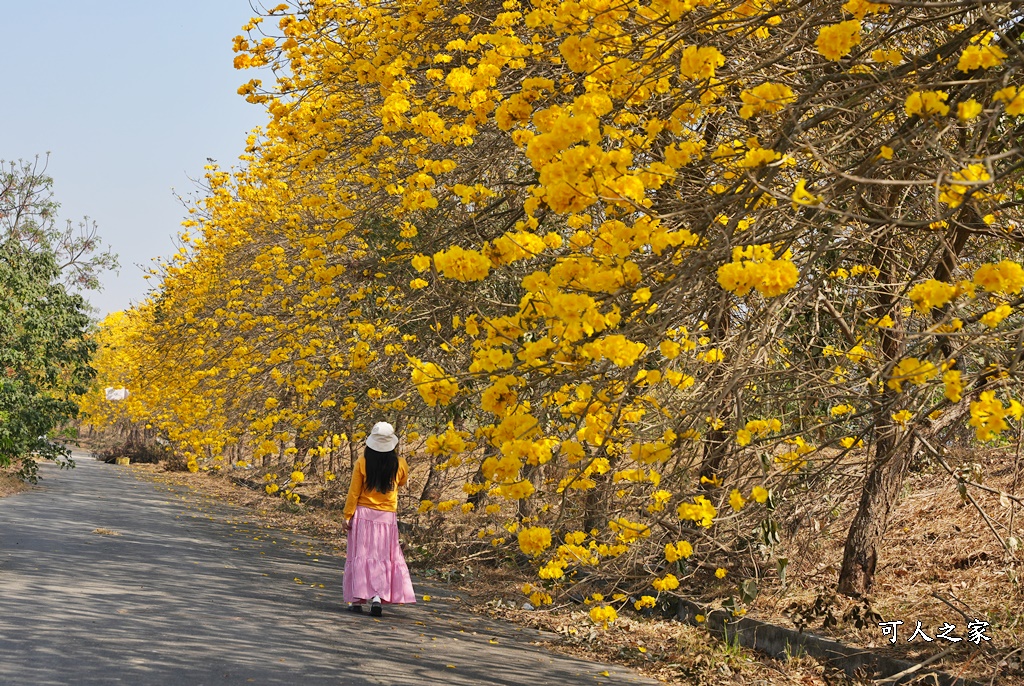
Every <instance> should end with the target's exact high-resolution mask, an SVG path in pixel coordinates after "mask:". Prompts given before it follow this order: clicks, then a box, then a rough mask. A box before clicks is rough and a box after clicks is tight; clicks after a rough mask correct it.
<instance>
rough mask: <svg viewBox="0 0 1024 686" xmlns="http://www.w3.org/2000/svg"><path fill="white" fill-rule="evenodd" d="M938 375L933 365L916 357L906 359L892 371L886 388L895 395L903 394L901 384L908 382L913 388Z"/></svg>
mask: <svg viewBox="0 0 1024 686" xmlns="http://www.w3.org/2000/svg"><path fill="white" fill-rule="evenodd" d="M938 373H939V370H938V369H936V368H935V365H934V364H932V363H931V362H928V361H927V360H925V361H921V360H919V359H917V358H916V357H906V358H904V359H902V360H900V361H899V364H897V365H896V367H895V368H894V369H893V370H892V376H891V377H890V378H889V380H888V381H887V382H886V386H888V387H889V388H891V389H893V390H894V391H896V392H897V393H902V392H903V383H904V382H909V383H912V384H914V385H915V386H920V385H921V384H924V383H927V382H928V380H929V379H931V378H932V377H934V376H935V375H936V374H938Z"/></svg>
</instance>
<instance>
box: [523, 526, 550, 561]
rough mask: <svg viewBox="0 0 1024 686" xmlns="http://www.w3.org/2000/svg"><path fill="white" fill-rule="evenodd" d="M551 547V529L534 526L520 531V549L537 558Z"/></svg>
mask: <svg viewBox="0 0 1024 686" xmlns="http://www.w3.org/2000/svg"><path fill="white" fill-rule="evenodd" d="M550 547H551V529H548V528H546V527H542V526H532V527H528V528H525V529H522V530H520V531H519V549H520V550H522V551H523V552H524V553H526V554H527V555H530V556H533V557H536V556H537V555H540V554H541V553H542V552H544V551H545V550H547V549H548V548H550Z"/></svg>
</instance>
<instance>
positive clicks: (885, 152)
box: [878, 145, 893, 160]
mask: <svg viewBox="0 0 1024 686" xmlns="http://www.w3.org/2000/svg"><path fill="white" fill-rule="evenodd" d="M892 153H893V150H892V148H890V147H889V146H888V145H883V146H882V148H881V150H880V151H879V153H878V156H879V157H881V158H882V159H885V160H891V159H892Z"/></svg>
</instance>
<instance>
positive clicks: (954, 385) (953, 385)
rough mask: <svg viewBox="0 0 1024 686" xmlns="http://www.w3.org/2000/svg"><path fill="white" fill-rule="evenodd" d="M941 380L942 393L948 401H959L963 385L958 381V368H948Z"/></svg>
mask: <svg viewBox="0 0 1024 686" xmlns="http://www.w3.org/2000/svg"><path fill="white" fill-rule="evenodd" d="M942 382H943V383H944V384H945V389H944V390H943V395H945V396H946V398H948V399H949V401H950V402H954V403H958V402H960V398H961V395H960V394H961V393H963V390H964V385H963V382H961V381H960V370H958V369H950V370H949V371H947V372H945V373H944V374H943V375H942Z"/></svg>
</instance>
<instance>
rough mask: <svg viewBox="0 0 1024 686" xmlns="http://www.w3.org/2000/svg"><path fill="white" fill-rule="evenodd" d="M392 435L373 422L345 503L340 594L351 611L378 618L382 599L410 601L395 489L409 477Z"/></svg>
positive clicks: (412, 597) (392, 430)
mask: <svg viewBox="0 0 1024 686" xmlns="http://www.w3.org/2000/svg"><path fill="white" fill-rule="evenodd" d="M397 447H398V436H396V435H395V428H394V427H393V426H391V425H390V424H388V423H387V422H377V423H376V424H374V425H373V429H372V430H371V431H370V435H369V436H367V438H366V451H365V453H364V455H363V457H360V458H359V459H358V460H356V463H355V465H354V466H353V467H352V483H351V484H350V485H349V488H348V499H347V500H346V501H345V531H346V532H348V551H347V553H346V556H345V578H344V582H343V589H344V598H345V601H346V602H347V603H348V604H349V606H348V609H349V610H351V611H352V612H362V611H363V604H364V603H366V602H369V603H370V614H371V615H373V616H374V617H380V616H381V615H382V614H383V608H382V605H383V604H384V603H389V604H399V603H415V602H416V594H415V593H414V592H413V590H412V578H411V577H410V576H409V568H408V567H407V566H406V564H405V557H404V556H403V555H402V548H401V546H400V545H399V543H398V520H397V517H396V515H395V512H396V511H397V510H398V487H399V486H402V485H404V484H405V482H406V481H407V480H408V479H409V465H408V464H407V463H406V461H405V460H404V459H403V458H401V457H399V456H398V452H397V450H396V448H397Z"/></svg>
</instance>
